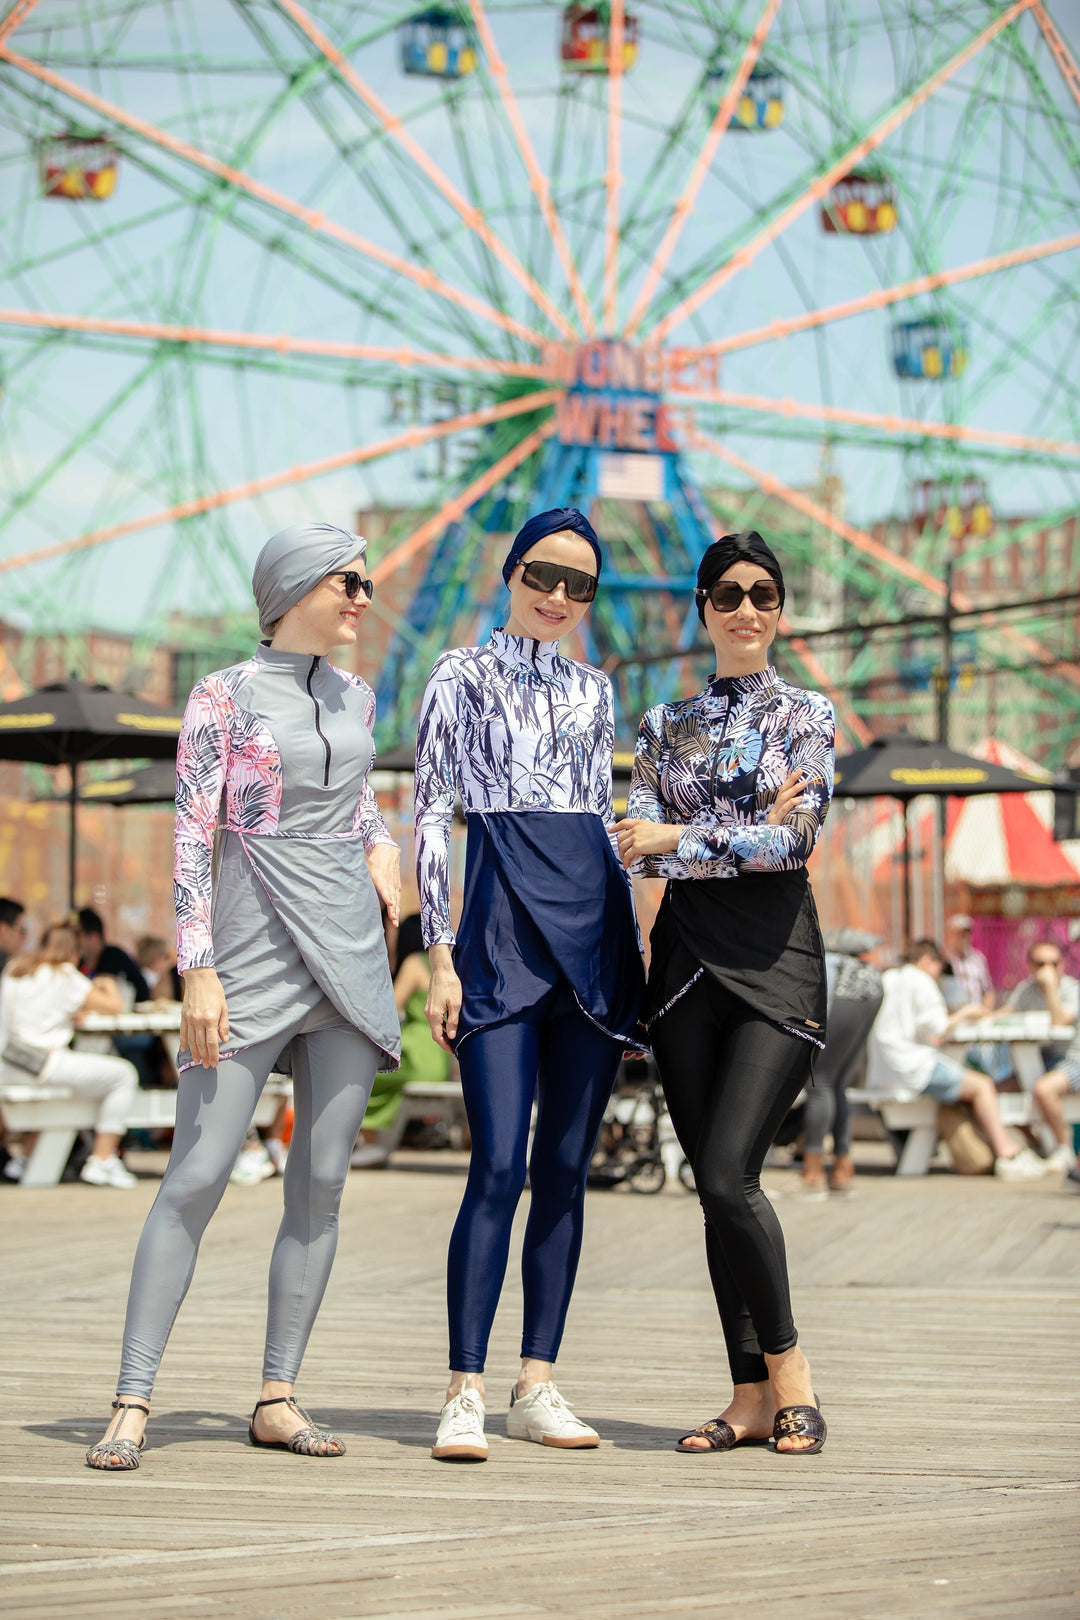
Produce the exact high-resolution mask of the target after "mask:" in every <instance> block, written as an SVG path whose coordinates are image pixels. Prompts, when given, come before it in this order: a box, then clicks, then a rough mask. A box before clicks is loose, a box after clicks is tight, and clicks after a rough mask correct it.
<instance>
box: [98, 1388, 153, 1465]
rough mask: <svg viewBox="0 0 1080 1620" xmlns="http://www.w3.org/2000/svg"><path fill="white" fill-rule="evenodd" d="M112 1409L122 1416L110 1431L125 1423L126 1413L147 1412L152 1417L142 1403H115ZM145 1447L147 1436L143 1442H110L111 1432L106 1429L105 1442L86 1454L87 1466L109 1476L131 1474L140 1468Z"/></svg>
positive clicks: (101, 1441)
mask: <svg viewBox="0 0 1080 1620" xmlns="http://www.w3.org/2000/svg"><path fill="white" fill-rule="evenodd" d="M112 1409H113V1411H114V1412H119V1414H120V1416H119V1417H118V1418H113V1419H112V1422H110V1424H109V1429H111V1428H112V1426H113V1423H115V1424H116V1427H117V1428H119V1427H120V1425H121V1423H123V1421H124V1413H125V1412H145V1413H146V1415H147V1417H149V1416H150V1408H149V1407H148V1406H144V1405H143V1404H142V1402H141V1401H113V1403H112ZM145 1447H146V1436H145V1434H144V1435H143V1437H142V1439H141V1440H110V1438H109V1430H108V1429H106V1431H105V1438H104V1440H99V1441H98V1443H97V1445H96V1446H91V1447H90V1450H89V1451H88V1452H87V1453H86V1466H87V1468H101V1469H103V1470H104V1471H105V1472H106V1473H109V1474H117V1473H125V1474H129V1473H131V1472H132V1470H133V1469H136V1468H138V1466H139V1463H140V1462H141V1461H142V1458H141V1456H140V1452H142V1451H143V1450H145Z"/></svg>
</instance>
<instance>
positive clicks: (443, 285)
mask: <svg viewBox="0 0 1080 1620" xmlns="http://www.w3.org/2000/svg"><path fill="white" fill-rule="evenodd" d="M0 60H2V61H7V62H9V63H10V64H11V65H12V66H13V67H15V68H18V69H20V70H21V71H22V72H24V73H29V74H31V75H32V76H33V77H35V78H38V79H40V80H42V81H43V82H44V83H46V84H50V85H51V86H52V87H53V89H55V90H60V91H61V92H62V93H63V94H65V95H68V96H70V97H71V98H72V99H73V100H75V101H80V102H82V103H83V105H84V106H87V107H92V108H93V109H94V110H95V111H96V112H98V113H101V114H102V115H103V116H105V117H107V118H109V119H111V120H112V121H113V122H114V123H118V124H121V125H123V126H124V127H125V128H127V129H130V130H132V131H133V132H134V133H135V134H137V135H141V136H142V137H143V139H145V140H148V141H151V142H153V143H154V144H155V145H157V146H161V147H164V148H165V149H166V150H167V151H170V152H172V153H173V154H174V155H175V156H177V157H179V158H181V159H182V160H183V161H184V162H187V163H192V164H194V165H195V166H196V167H198V168H201V169H205V170H206V171H207V172H208V173H211V174H215V175H217V177H218V178H219V179H221V180H225V181H226V182H227V183H228V184H229V185H232V186H235V187H237V188H238V189H240V190H242V191H246V192H247V193H248V194H249V195H251V196H252V197H254V198H256V199H257V200H258V201H260V202H262V203H264V204H266V205H267V206H269V207H271V208H274V209H276V210H278V211H279V212H281V213H284V214H287V215H288V216H289V217H290V218H292V219H295V220H298V221H299V222H300V223H301V224H303V225H305V226H306V227H307V228H308V229H309V230H310V231H313V232H314V233H316V234H317V235H320V236H326V237H328V238H330V239H331V240H333V241H337V242H341V243H343V244H344V245H345V246H346V247H350V248H352V249H353V250H354V251H356V252H357V253H360V254H362V255H363V256H364V257H365V258H369V259H374V260H375V261H376V262H377V263H379V264H382V265H384V266H385V267H386V268H387V269H390V270H393V271H395V272H396V273H397V274H398V275H401V276H404V277H405V278H406V279H407V280H409V281H411V282H413V283H414V284H415V285H416V286H418V287H420V288H422V289H423V290H424V291H425V292H429V293H432V294H436V295H437V296H438V297H440V298H444V299H446V300H448V301H449V302H450V303H453V304H458V305H460V306H461V307H462V308H465V309H468V310H471V312H472V313H473V314H474V315H481V316H483V318H484V319H485V320H488V321H491V322H493V323H494V324H495V325H496V326H500V327H502V328H503V330H504V331H506V332H512V333H514V334H515V335H516V336H517V337H521V338H524V339H525V340H526V341H527V342H529V343H532V344H534V345H536V346H537V347H539V346H540V344H542V343H543V341H544V340H543V337H542V336H541V334H540V333H539V332H537V331H536V330H534V328H532V327H530V326H526V325H525V324H524V323H523V322H521V321H518V320H516V319H515V318H514V317H513V316H511V315H507V314H505V313H504V312H503V311H502V310H499V309H496V308H494V306H493V305H490V304H487V303H485V302H484V300H483V299H480V298H476V297H474V296H473V294H472V293H469V292H466V291H464V290H463V289H461V288H459V287H454V286H452V285H451V284H450V283H449V282H447V281H444V280H443V279H442V278H441V277H440V276H437V275H436V274H435V272H434V271H433V270H429V269H421V268H419V267H417V266H416V265H414V264H412V263H411V262H410V261H409V260H408V259H403V258H401V257H400V255H399V254H396V253H392V252H391V251H390V250H389V249H388V248H383V247H380V246H379V244H378V243H376V242H370V241H368V240H367V238H366V237H363V236H360V235H359V234H358V233H357V232H355V231H352V230H350V229H349V228H348V227H347V226H345V225H340V224H338V222H337V221H336V220H331V219H328V218H327V217H326V215H325V214H323V213H321V212H320V211H319V210H317V209H314V208H309V207H307V206H306V205H304V204H303V203H298V202H296V201H295V199H294V198H292V197H287V196H286V195H285V194H284V193H283V192H280V191H276V190H275V189H274V188H273V187H272V186H267V185H264V184H263V182H262V181H259V180H256V179H254V178H253V177H252V176H251V175H249V174H245V173H244V172H243V171H242V170H239V169H235V168H233V167H232V165H230V164H228V163H223V162H222V161H221V160H220V159H219V158H215V157H212V156H211V155H210V153H208V152H203V151H201V150H200V149H199V148H198V147H196V146H192V145H191V144H190V143H189V142H187V141H182V140H180V139H178V137H177V136H175V135H170V134H169V133H168V131H167V130H164V129H161V128H159V126H158V125H156V124H152V123H150V122H149V121H148V120H147V119H144V118H140V117H138V116H137V115H136V114H134V113H130V112H128V111H127V110H126V109H125V108H123V107H119V106H117V105H116V104H115V103H114V102H110V101H107V100H105V98H104V97H102V96H98V95H96V94H95V93H94V92H93V91H91V90H85V89H84V88H83V87H82V86H81V85H79V84H76V83H75V82H74V81H73V80H71V79H65V78H64V77H63V76H62V75H61V74H58V73H54V72H53V71H52V70H51V68H47V67H45V66H44V65H43V64H42V63H40V62H35V61H32V60H31V59H30V58H29V57H26V56H21V55H19V54H18V53H17V52H15V51H12V50H10V49H9V48H8V46H7V45H5V44H3V43H2V42H0Z"/></svg>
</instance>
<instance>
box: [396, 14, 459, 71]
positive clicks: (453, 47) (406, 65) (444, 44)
mask: <svg viewBox="0 0 1080 1620" xmlns="http://www.w3.org/2000/svg"><path fill="white" fill-rule="evenodd" d="M401 69H402V72H403V73H419V74H422V75H423V76H424V77H425V78H428V79H463V78H465V77H466V76H467V75H468V74H470V73H475V72H476V46H475V44H474V42H473V38H472V35H471V33H470V32H469V29H468V28H467V26H466V25H465V23H463V22H462V20H461V18H460V17H459V16H457V14H456V13H455V12H453V11H444V10H443V9H442V7H441V6H433V7H432V8H431V10H430V11H421V12H419V13H418V15H417V16H415V17H410V18H409V20H408V22H406V23H403V24H402V27H401Z"/></svg>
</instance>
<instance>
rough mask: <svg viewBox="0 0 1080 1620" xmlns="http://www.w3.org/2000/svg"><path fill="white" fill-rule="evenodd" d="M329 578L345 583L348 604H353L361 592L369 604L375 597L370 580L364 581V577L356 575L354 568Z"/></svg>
mask: <svg viewBox="0 0 1080 1620" xmlns="http://www.w3.org/2000/svg"><path fill="white" fill-rule="evenodd" d="M329 577H330V578H331V579H343V580H344V581H345V595H346V596H347V597H348V598H349V601H350V602H355V601H356V598H357V597H358V596H359V595H360V592H361V591H363V593H364V595H365V596H366V597H367V599H368V601H369V602H370V601H371V598H372V597H373V596H374V595H375V585H374V583H373V581H372V580H370V579H365V578H364V576H363V575H362V574H358V573H357V572H356V570H355V569H354V568H348V569H346V571H345V572H344V573H343V574H331V575H330V576H329Z"/></svg>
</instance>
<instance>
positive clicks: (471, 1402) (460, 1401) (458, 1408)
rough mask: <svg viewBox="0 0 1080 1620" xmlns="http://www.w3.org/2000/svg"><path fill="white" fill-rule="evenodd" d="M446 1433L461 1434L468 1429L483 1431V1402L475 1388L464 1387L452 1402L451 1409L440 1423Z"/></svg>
mask: <svg viewBox="0 0 1080 1620" xmlns="http://www.w3.org/2000/svg"><path fill="white" fill-rule="evenodd" d="M439 1427H440V1429H441V1430H442V1432H443V1433H444V1434H446V1435H455V1434H461V1433H463V1432H464V1431H466V1430H475V1429H477V1428H479V1429H480V1430H481V1431H482V1430H483V1427H484V1407H483V1403H482V1401H481V1399H480V1397H479V1395H478V1394H477V1393H476V1391H475V1390H474V1389H463V1390H462V1392H461V1394H460V1395H455V1396H454V1399H453V1401H452V1402H451V1403H450V1411H449V1412H448V1413H447V1415H446V1417H445V1418H444V1419H443V1421H442V1423H441V1424H440V1425H439Z"/></svg>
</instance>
